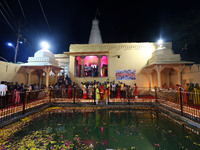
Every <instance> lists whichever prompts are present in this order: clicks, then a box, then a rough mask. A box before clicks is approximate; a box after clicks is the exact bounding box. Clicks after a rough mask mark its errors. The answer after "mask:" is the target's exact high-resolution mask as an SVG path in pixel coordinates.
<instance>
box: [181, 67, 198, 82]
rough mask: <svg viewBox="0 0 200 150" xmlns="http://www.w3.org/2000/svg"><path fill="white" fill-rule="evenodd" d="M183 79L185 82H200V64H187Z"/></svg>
mask: <svg viewBox="0 0 200 150" xmlns="http://www.w3.org/2000/svg"><path fill="white" fill-rule="evenodd" d="M182 80H183V81H184V82H185V83H194V84H195V83H198V84H200V69H199V64H194V65H192V66H187V67H185V68H184V70H183V73H182Z"/></svg>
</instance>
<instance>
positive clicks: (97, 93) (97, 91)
mask: <svg viewBox="0 0 200 150" xmlns="http://www.w3.org/2000/svg"><path fill="white" fill-rule="evenodd" d="M95 92H96V93H95V94H96V105H98V101H99V99H100V94H99V87H98V86H97V88H96V91H95Z"/></svg>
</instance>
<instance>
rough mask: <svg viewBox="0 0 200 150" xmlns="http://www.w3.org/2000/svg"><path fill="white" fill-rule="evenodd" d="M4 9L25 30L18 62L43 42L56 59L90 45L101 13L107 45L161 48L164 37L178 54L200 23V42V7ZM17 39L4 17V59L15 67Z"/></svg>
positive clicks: (33, 0)
mask: <svg viewBox="0 0 200 150" xmlns="http://www.w3.org/2000/svg"><path fill="white" fill-rule="evenodd" d="M5 1H6V3H5ZM39 2H41V4H42V7H43V10H44V12H45V15H46V18H47V21H48V24H49V26H48V24H47V22H46V21H45V18H44V15H43V13H42V9H41V7H40V3H39ZM0 3H1V6H0V10H1V11H2V12H3V14H4V15H5V16H6V18H7V19H8V21H9V23H10V24H11V26H12V27H13V28H14V30H15V31H16V32H17V30H18V24H21V31H22V32H21V33H22V37H21V40H23V39H26V40H27V42H25V43H24V44H23V45H20V47H19V52H18V56H17V57H18V58H17V61H23V62H25V61H26V60H27V58H28V57H30V56H33V55H34V53H35V52H36V51H37V50H38V49H41V47H40V41H42V40H45V41H48V42H49V43H50V45H51V48H50V50H51V51H52V52H53V53H63V52H64V51H68V49H69V45H70V44H86V43H88V39H89V34H90V30H91V23H92V20H93V19H94V17H95V13H96V10H97V8H98V9H99V12H100V15H99V16H98V19H99V21H100V23H99V26H100V30H101V35H102V39H103V42H104V43H119V42H156V41H157V40H158V39H159V38H160V37H162V38H163V39H164V41H166V42H169V41H171V42H173V46H174V45H175V46H174V48H173V49H174V51H175V53H179V52H180V49H181V47H184V44H185V43H187V42H188V39H190V40H191V41H192V39H191V37H192V36H194V34H193V35H188V34H189V33H192V32H190V30H189V27H188V26H189V25H191V24H192V23H191V22H192V21H194V22H195V21H196V22H195V26H194V25H193V26H192V27H190V29H192V30H193V28H195V31H196V32H195V31H194V32H195V37H196V38H195V40H196V39H199V38H200V36H199V33H200V32H197V31H199V27H200V24H199V20H198V19H197V18H200V15H199V14H200V13H199V11H198V10H199V4H198V3H193V2H189V1H187V2H184V1H176V0H174V1H161V0H160V1H154V0H153V1H150V0H137V1H134V0H131V1H127V0H121V1H119V2H117V1H116V0H112V1H111V0H99V1H95V0H40V1H39V0H0ZM6 4H7V5H8V6H9V8H10V10H11V12H12V14H13V15H12V14H11V12H10V10H9V9H8V7H7V5H6ZM20 4H21V7H20ZM2 6H3V7H2ZM21 8H22V9H23V12H24V15H23V12H22V10H21ZM5 10H6V11H5ZM196 26H197V27H196ZM197 33H198V34H197ZM186 37H187V38H188V39H187V38H186ZM193 38H194V37H193ZM16 39H17V37H16V34H15V32H14V31H13V30H12V28H11V27H10V26H9V25H8V23H7V21H6V20H5V18H4V17H3V15H2V14H0V56H1V57H4V58H5V59H7V60H8V61H13V59H14V49H13V48H11V47H8V46H6V43H7V42H8V41H11V42H13V43H14V44H16ZM193 41H194V40H193ZM196 43H198V42H196ZM199 43H200V42H199ZM192 45H194V44H192V42H188V43H187V47H189V46H191V47H192ZM194 47H195V48H196V49H200V47H199V45H198V44H197V45H195V46H193V51H192V50H191V52H190V55H191V57H192V56H193V55H194V54H193V53H197V54H198V53H200V52H196V50H194V49H195V48H194ZM188 49H189V48H188Z"/></svg>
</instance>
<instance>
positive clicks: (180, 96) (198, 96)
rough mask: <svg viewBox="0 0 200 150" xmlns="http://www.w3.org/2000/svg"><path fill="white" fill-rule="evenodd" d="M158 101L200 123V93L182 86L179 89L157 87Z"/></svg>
mask: <svg viewBox="0 0 200 150" xmlns="http://www.w3.org/2000/svg"><path fill="white" fill-rule="evenodd" d="M157 102H158V104H159V105H161V106H163V107H164V108H166V109H169V110H171V111H173V112H175V113H177V114H180V115H181V116H184V117H187V118H188V119H190V120H193V121H195V122H198V123H200V93H198V92H187V91H185V90H184V89H182V88H181V87H180V88H179V89H178V90H174V91H169V90H160V89H157Z"/></svg>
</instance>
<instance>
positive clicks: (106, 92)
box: [104, 88, 109, 105]
mask: <svg viewBox="0 0 200 150" xmlns="http://www.w3.org/2000/svg"><path fill="white" fill-rule="evenodd" d="M108 97H109V90H108V88H106V90H105V94H104V99H105V101H106V105H108Z"/></svg>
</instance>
